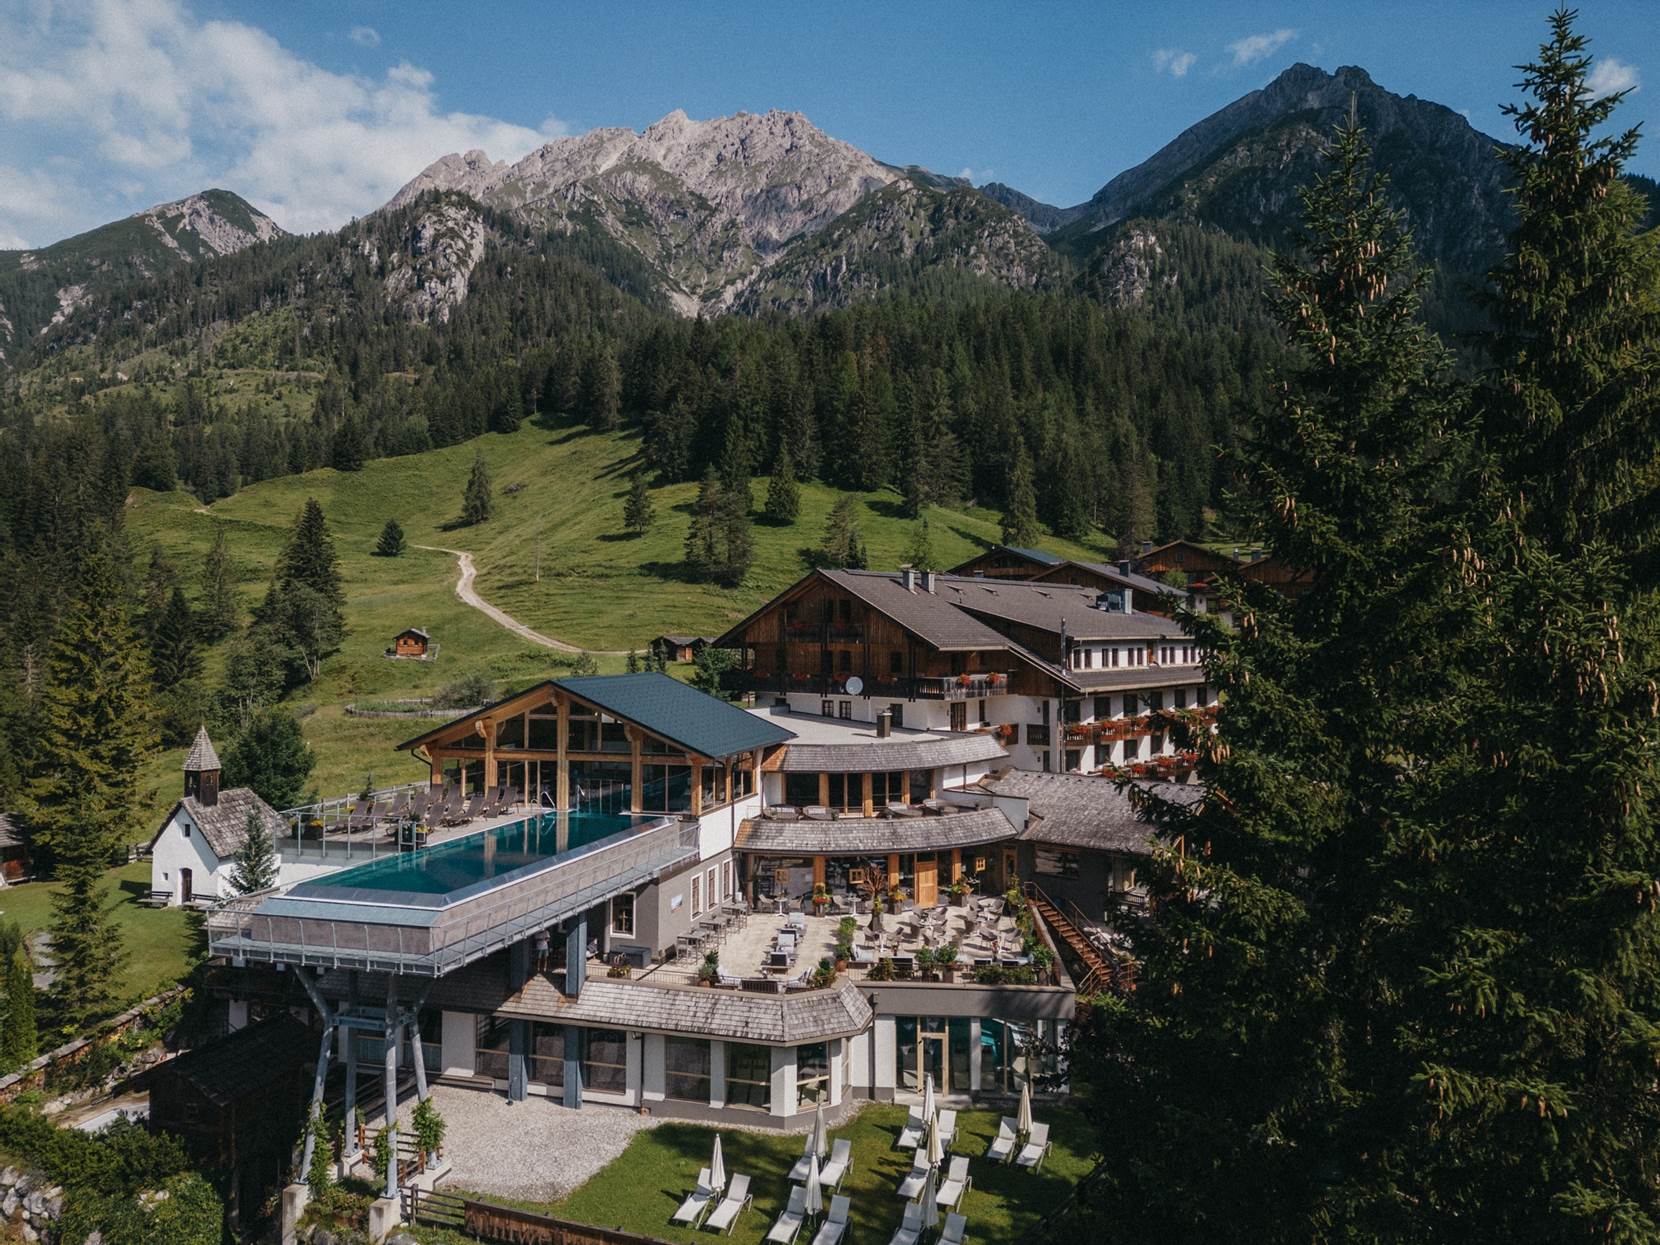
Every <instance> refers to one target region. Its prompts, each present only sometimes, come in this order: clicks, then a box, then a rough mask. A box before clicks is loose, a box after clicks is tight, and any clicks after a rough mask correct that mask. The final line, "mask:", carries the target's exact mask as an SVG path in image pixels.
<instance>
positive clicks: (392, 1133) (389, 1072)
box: [386, 973, 403, 1198]
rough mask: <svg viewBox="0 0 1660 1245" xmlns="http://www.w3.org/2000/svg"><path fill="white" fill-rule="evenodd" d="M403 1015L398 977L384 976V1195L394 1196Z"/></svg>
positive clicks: (395, 1191) (395, 1194)
mask: <svg viewBox="0 0 1660 1245" xmlns="http://www.w3.org/2000/svg"><path fill="white" fill-rule="evenodd" d="M402 1023H403V1014H402V1013H401V1012H400V1011H399V1010H398V975H397V974H396V973H388V974H387V976H386V1129H387V1133H386V1136H387V1146H388V1148H389V1149H390V1150H391V1154H390V1155H388V1156H387V1163H386V1196H387V1197H389V1198H395V1197H397V1196H398V1038H399V1034H398V1030H399V1029H400V1028H401V1027H402Z"/></svg>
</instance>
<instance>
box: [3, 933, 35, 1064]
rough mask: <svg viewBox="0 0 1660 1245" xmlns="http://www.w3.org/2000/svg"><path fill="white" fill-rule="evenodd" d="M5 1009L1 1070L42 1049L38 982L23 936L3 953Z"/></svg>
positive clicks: (22, 1060) (22, 1062)
mask: <svg viewBox="0 0 1660 1245" xmlns="http://www.w3.org/2000/svg"><path fill="white" fill-rule="evenodd" d="M0 969H3V970H4V983H3V984H4V989H5V995H4V1011H3V1012H0V1022H3V1023H0V1070H5V1071H15V1070H16V1069H18V1068H20V1067H22V1066H23V1065H24V1064H26V1063H28V1062H29V1061H30V1060H31V1059H33V1058H34V1057H35V1056H36V1055H37V1054H39V1053H40V1039H39V1033H38V1026H39V1021H38V1019H37V1016H36V1010H35V982H34V973H33V970H32V969H31V968H30V967H29V956H28V953H27V952H26V951H25V950H24V949H23V945H22V942H21V940H19V941H18V942H17V943H16V944H15V945H13V946H11V947H10V948H9V949H8V950H7V952H6V953H5V955H4V956H3V957H0Z"/></svg>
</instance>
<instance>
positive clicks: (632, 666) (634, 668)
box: [628, 648, 649, 674]
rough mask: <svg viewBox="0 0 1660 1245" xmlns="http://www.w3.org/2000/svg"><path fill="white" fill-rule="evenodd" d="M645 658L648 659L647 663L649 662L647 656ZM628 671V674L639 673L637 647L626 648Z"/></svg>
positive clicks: (638, 652) (638, 651)
mask: <svg viewBox="0 0 1660 1245" xmlns="http://www.w3.org/2000/svg"><path fill="white" fill-rule="evenodd" d="M647 660H648V664H649V658H648V659H647ZM628 673H629V674H639V673H640V650H639V649H635V648H631V649H629V650H628Z"/></svg>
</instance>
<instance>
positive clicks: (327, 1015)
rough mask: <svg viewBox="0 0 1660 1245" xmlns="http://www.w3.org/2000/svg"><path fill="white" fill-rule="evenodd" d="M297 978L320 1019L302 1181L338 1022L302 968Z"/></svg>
mask: <svg viewBox="0 0 1660 1245" xmlns="http://www.w3.org/2000/svg"><path fill="white" fill-rule="evenodd" d="M298 975H299V978H300V984H301V985H302V986H304V987H305V992H306V997H307V998H309V999H310V1000H311V1005H312V1006H313V1007H315V1008H316V1009H317V1014H318V1015H319V1016H321V1017H322V1020H323V1037H322V1040H321V1041H320V1042H319V1043H318V1045H317V1074H316V1075H315V1076H314V1077H312V1080H311V1105H310V1106H309V1107H307V1108H306V1119H305V1143H304V1145H303V1146H302V1147H301V1149H300V1179H301V1180H302V1181H304V1180H306V1178H307V1174H308V1173H309V1172H310V1171H311V1155H312V1151H313V1150H314V1149H316V1145H317V1134H316V1131H315V1130H314V1129H313V1127H312V1122H313V1121H314V1120H315V1119H316V1118H317V1108H318V1106H319V1105H321V1103H322V1101H323V1084H324V1082H325V1081H326V1080H327V1079H328V1074H329V1054H330V1052H331V1051H332V1049H333V1047H334V1031H335V1029H336V1027H337V1026H338V1024H339V1022H338V1020H337V1019H336V1017H335V1012H334V1009H333V1008H331V1007H330V1006H329V1005H328V1003H327V1002H326V1001H324V999H323V995H322V992H321V991H319V990H318V989H317V983H316V982H314V981H313V980H312V979H311V974H310V973H307V972H305V971H304V970H303V969H302V970H301V971H300V973H299V974H298Z"/></svg>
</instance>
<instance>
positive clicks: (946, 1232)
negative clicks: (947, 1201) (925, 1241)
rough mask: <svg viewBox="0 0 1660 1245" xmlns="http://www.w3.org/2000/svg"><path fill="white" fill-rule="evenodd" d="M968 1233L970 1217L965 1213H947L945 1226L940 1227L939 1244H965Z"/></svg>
mask: <svg viewBox="0 0 1660 1245" xmlns="http://www.w3.org/2000/svg"><path fill="white" fill-rule="evenodd" d="M967 1235H968V1218H967V1216H965V1215H947V1216H946V1217H945V1227H943V1228H941V1229H940V1236H939V1241H938V1245H963V1240H964V1238H966V1237H967Z"/></svg>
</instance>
